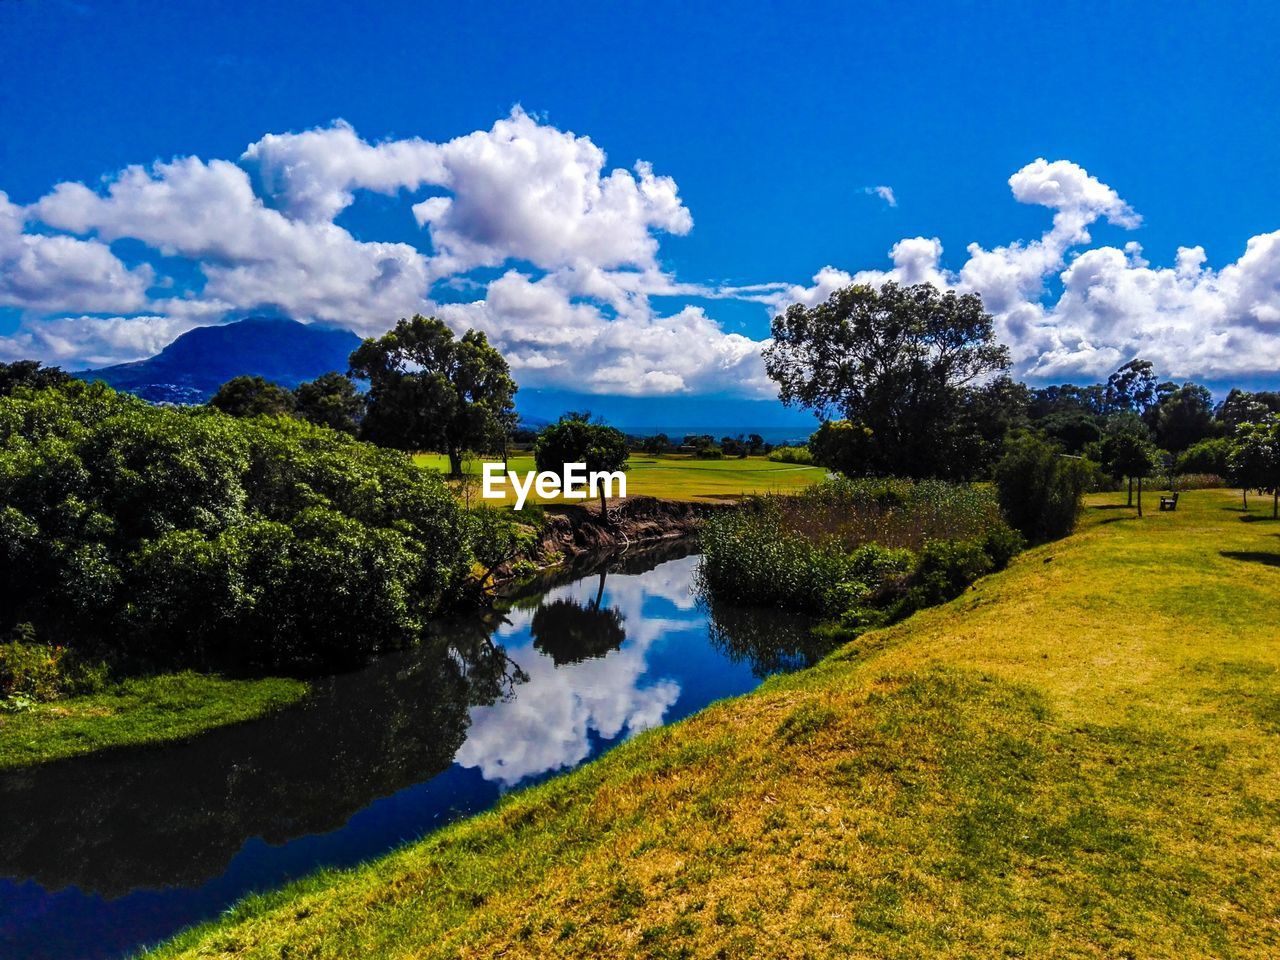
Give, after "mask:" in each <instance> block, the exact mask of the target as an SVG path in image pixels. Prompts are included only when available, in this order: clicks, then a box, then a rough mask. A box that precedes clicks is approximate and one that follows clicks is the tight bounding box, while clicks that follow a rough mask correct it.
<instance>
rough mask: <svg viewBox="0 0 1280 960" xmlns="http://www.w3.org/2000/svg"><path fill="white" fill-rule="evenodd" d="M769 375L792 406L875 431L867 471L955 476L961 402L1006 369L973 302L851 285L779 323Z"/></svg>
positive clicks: (928, 289)
mask: <svg viewBox="0 0 1280 960" xmlns="http://www.w3.org/2000/svg"><path fill="white" fill-rule="evenodd" d="M772 336H773V342H772V343H771V344H769V346H768V347H766V348H765V350H764V360H765V370H766V371H767V372H768V374H769V376H770V377H771V378H772V379H773V380H775V381H776V382H777V383H778V386H779V395H780V397H781V399H782V401H783V402H784V403H786V404H787V405H797V404H798V405H800V406H804V407H808V408H809V409H811V410H813V411H814V412H815V413H817V414H818V416H819V417H820V418H821V419H823V420H829V419H832V414H833V413H838V414H840V415H841V416H842V418H843V419H846V420H848V421H850V422H851V423H853V424H856V425H857V426H859V427H865V428H866V429H868V430H870V431H871V436H872V444H873V450H872V455H871V456H870V458H869V463H868V470H869V472H880V473H897V474H903V475H907V476H950V475H953V474H954V473H955V472H956V462H957V460H956V456H957V452H958V451H957V450H956V449H955V446H956V444H957V443H958V442H961V441H960V437H961V436H962V435H963V431H960V430H957V424H958V422H959V421H960V418H961V415H962V412H963V406H964V405H963V403H962V400H963V397H964V394H965V393H966V391H969V390H971V389H973V387H972V385H973V384H974V383H975V382H979V381H981V380H982V379H983V378H986V377H988V376H989V375H991V374H993V373H998V372H1000V371H1002V370H1004V369H1006V368H1007V367H1008V366H1009V352H1008V350H1007V349H1006V348H1005V347H1003V346H1001V345H1000V344H999V343H997V342H996V339H995V332H994V329H993V320H992V317H991V315H990V314H988V313H987V312H986V311H985V310H984V309H983V307H982V299H981V298H980V297H978V296H977V295H976V294H965V295H963V296H961V295H959V294H957V293H956V292H955V291H947V292H945V293H943V292H941V291H939V290H938V289H937V288H935V287H933V286H932V285H930V284H918V285H916V286H911V287H900V286H898V285H897V284H896V283H892V282H891V283H886V284H884V286H883V287H881V288H880V289H876V288H874V287H871V286H867V285H864V284H854V285H853V286H849V287H846V288H845V289H843V290H837V291H836V292H835V293H833V294H832V295H831V296H830V297H829V298H828V299H827V300H826V301H825V302H823V303H820V304H818V305H817V306H814V307H806V306H804V305H803V304H798V303H797V304H792V305H791V306H790V307H788V308H787V310H786V312H785V313H783V314H781V315H780V316H777V317H775V318H774V320H773V326H772Z"/></svg>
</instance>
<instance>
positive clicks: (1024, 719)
mask: <svg viewBox="0 0 1280 960" xmlns="http://www.w3.org/2000/svg"><path fill="white" fill-rule="evenodd" d="M1268 506H1269V505H1268ZM1263 514H1264V511H1262V510H1261V509H1255V510H1254V511H1253V512H1252V513H1250V514H1247V515H1246V514H1243V513H1242V512H1241V511H1240V509H1239V506H1238V494H1235V493H1232V492H1230V491H1215V490H1206V491H1194V492H1188V493H1186V494H1184V495H1183V497H1182V498H1181V500H1180V503H1179V507H1178V511H1177V512H1176V513H1157V512H1151V513H1149V514H1148V516H1147V517H1146V518H1145V519H1142V520H1139V519H1137V518H1136V517H1134V516H1133V514H1132V512H1131V511H1128V510H1125V509H1124V508H1123V507H1122V506H1120V505H1119V498H1118V497H1117V496H1116V495H1103V496H1098V497H1093V498H1091V500H1090V507H1089V509H1088V510H1087V516H1086V520H1085V522H1084V524H1083V525H1082V529H1081V530H1080V531H1079V532H1078V533H1077V534H1075V535H1074V536H1073V537H1071V538H1069V539H1068V540H1066V541H1062V542H1059V543H1055V544H1050V545H1048V546H1044V547H1039V548H1036V549H1034V550H1031V551H1028V552H1027V553H1025V554H1023V555H1022V556H1020V557H1019V558H1017V559H1016V560H1015V561H1014V562H1013V564H1012V565H1011V566H1010V568H1009V569H1008V570H1007V571H1005V572H1003V573H1000V574H996V575H994V576H992V577H989V578H987V579H984V580H982V581H980V582H979V583H978V584H977V585H976V586H975V588H974V589H972V590H970V591H969V592H967V593H966V594H965V595H964V596H963V597H961V598H959V599H957V600H956V601H953V602H952V603H950V604H947V605H945V606H943V607H938V608H934V609H930V610H925V611H923V612H921V613H919V614H916V615H915V616H913V617H911V618H910V619H908V620H906V621H904V622H902V623H900V624H898V625H896V626H894V627H892V628H889V629H886V630H882V631H876V632H873V633H870V634H867V635H865V636H864V637H862V638H861V639H860V640H859V641H857V642H855V643H854V644H851V645H850V646H848V647H845V648H843V649H842V650H840V651H838V652H837V653H836V654H834V655H832V656H831V657H829V658H828V659H827V660H825V661H823V663H821V664H820V665H819V666H817V667H815V668H813V669H811V670H808V671H804V672H802V673H799V674H795V675H792V676H789V677H782V678H776V679H774V680H771V681H768V682H767V683H766V684H765V685H764V686H763V687H762V688H761V689H760V690H759V691H758V692H756V693H753V694H749V695H747V696H744V697H741V698H738V699H736V700H731V701H724V702H721V703H719V704H716V705H714V706H712V707H711V708H709V709H707V710H705V711H703V712H702V713H700V714H698V715H696V716H694V717H693V718H691V719H690V720H688V721H686V722H684V723H681V724H678V725H676V726H673V727H668V728H663V729H661V730H658V731H654V732H651V733H649V734H645V735H642V736H640V737H638V738H636V739H635V740H634V741H632V742H631V743H629V744H627V745H625V746H623V747H620V748H618V749H616V750H614V751H613V752H611V753H609V754H607V755H606V756H605V757H604V758H603V759H602V760H600V761H598V762H596V763H593V764H591V765H589V766H588V767H585V768H583V769H582V770H580V771H578V772H576V773H574V774H570V775H568V776H565V777H561V778H558V779H555V780H552V781H550V782H549V783H547V784H545V785H543V786H540V787H537V788H535V789H532V790H529V791H525V792H520V793H517V794H515V795H513V796H511V797H510V798H509V799H508V800H507V801H505V802H504V803H503V804H502V805H501V806H500V807H499V808H498V809H497V810H495V811H494V812H493V813H490V814H486V815H483V816H480V817H476V818H474V819H472V820H469V821H466V822H462V823H459V824H457V825H455V826H453V827H450V828H447V829H445V830H442V831H440V832H439V833H436V834H434V835H432V836H431V837H429V838H427V839H426V840H424V841H422V842H419V843H416V844H413V845H411V846H409V847H406V848H405V849H403V850H401V851H399V852H397V853H395V854H393V855H391V856H389V857H386V858H383V859H381V860H379V861H376V862H374V863H372V864H370V865H367V866H364V867H361V868H358V869H356V870H353V871H346V872H334V873H326V874H321V875H318V876H315V877H312V878H310V879H308V880H306V881H304V882H302V883H301V884H298V885H295V886H294V887H291V888H288V889H286V890H284V891H280V892H277V893H274V894H270V895H266V896H261V897H255V898H251V899H249V900H247V901H245V902H244V903H242V904H241V905H240V906H239V907H238V908H237V909H235V910H234V911H232V912H231V913H230V914H229V915H228V916H227V917H226V918H224V919H223V920H221V921H218V922H216V923H214V924H211V925H208V926H206V927H203V928H200V929H197V930H195V931H192V932H189V933H188V934H186V935H184V936H182V937H180V938H178V939H177V940H176V941H174V942H173V943H170V944H168V945H166V946H165V947H163V948H162V949H160V950H159V951H158V952H157V953H156V955H157V956H162V957H176V956H192V957H194V956H202V957H209V956H222V957H230V956H236V957H267V956H271V957H276V956H280V955H282V954H285V953H288V954H290V955H292V954H295V953H296V954H298V955H311V956H317V957H347V956H361V957H389V956H402V955H406V954H410V953H411V954H413V955H414V956H418V957H424V958H425V957H446V956H449V957H453V956H459V955H463V956H494V955H499V954H501V955H503V956H509V957H520V956H526V957H535V956H536V957H541V956H562V957H588V956H597V955H601V954H608V955H614V956H716V955H724V956H752V955H755V956H770V957H774V956H802V955H841V954H846V955H861V956H877V957H920V956H960V955H981V956H995V955H1039V956H1048V955H1053V956H1067V955H1071V956H1125V955H1130V956H1139V955H1140V956H1144V957H1201V956H1203V957H1221V956H1267V955H1272V954H1274V953H1275V952H1276V948H1277V944H1278V943H1280V932H1278V931H1277V920H1278V919H1280V917H1278V915H1277V913H1276V911H1275V906H1274V905H1275V904H1276V903H1280V869H1278V868H1280V853H1278V851H1280V740H1278V738H1277V734H1278V733H1280V693H1278V692H1277V677H1278V676H1280V649H1277V647H1276V645H1275V643H1274V631H1273V628H1272V626H1271V625H1272V624H1273V622H1274V607H1275V597H1276V596H1277V594H1278V593H1280V548H1277V541H1276V531H1277V529H1280V528H1278V527H1277V526H1276V525H1275V524H1273V523H1268V522H1265V521H1263V519H1262V517H1263ZM1244 520H1247V521H1249V522H1242V521H1244ZM717 951H719V954H717Z"/></svg>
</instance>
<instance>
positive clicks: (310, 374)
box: [75, 317, 360, 404]
mask: <svg viewBox="0 0 1280 960" xmlns="http://www.w3.org/2000/svg"><path fill="white" fill-rule="evenodd" d="M359 345H360V338H359V337H358V336H356V335H355V334H354V333H352V332H351V331H349V330H342V329H339V328H335V327H321V326H316V325H314V324H306V323H301V322H299V321H297V320H289V319H285V318H279V317H245V318H244V319H242V320H235V321H232V322H231V323H224V324H215V325H211V326H205V327H195V328H193V329H191V330H188V331H187V332H186V333H184V334H182V335H181V336H179V337H177V338H176V339H175V340H173V341H172V342H171V343H169V344H168V345H167V346H166V347H165V348H164V349H163V350H161V351H160V352H159V353H157V354H156V355H155V356H153V357H148V358H147V359H145V360H134V361H132V362H130V363H118V364H114V365H113V366H109V367H101V368H98V369H93V370H80V371H77V372H76V373H75V376H77V377H79V378H81V379H82V380H102V381H104V382H105V383H106V384H107V385H108V386H111V387H113V388H115V389H116V390H120V391H122V392H125V393H132V394H135V395H136V396H139V397H141V398H142V399H144V400H149V401H151V402H152V403H183V404H191V403H204V402H206V401H207V400H208V399H209V398H210V397H212V396H213V395H214V393H216V392H217V390H218V388H219V387H220V386H222V384H224V383H226V382H227V381H228V380H230V379H231V378H232V377H238V376H259V377H262V378H264V379H266V380H270V381H272V382H274V383H278V384H280V385H281V386H283V387H289V388H293V387H296V386H297V385H298V384H299V383H302V382H304V381H307V380H314V379H315V378H316V377H318V376H320V374H322V373H327V372H329V371H330V370H337V371H339V372H344V371H346V369H347V358H348V357H349V356H350V355H351V352H352V351H353V350H355V349H356V347H358V346H359Z"/></svg>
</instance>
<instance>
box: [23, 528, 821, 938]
mask: <svg viewBox="0 0 1280 960" xmlns="http://www.w3.org/2000/svg"><path fill="white" fill-rule="evenodd" d="M692 550H693V547H692V545H690V544H667V545H665V546H663V547H660V548H657V549H652V550H648V551H632V552H630V553H629V554H626V555H623V556H621V557H613V558H606V559H599V558H598V559H596V560H595V561H594V562H593V563H591V564H590V565H589V566H587V567H585V568H584V567H582V566H580V567H578V568H577V569H576V570H573V571H569V572H567V573H562V574H559V575H556V576H555V577H551V578H549V579H548V580H546V581H545V582H544V583H542V584H539V585H538V586H537V587H536V588H534V589H532V590H531V591H526V592H525V593H523V594H522V595H519V596H516V597H514V598H511V599H509V600H506V601H504V602H503V603H502V604H500V605H499V606H498V607H497V608H496V609H495V610H493V611H491V612H486V613H485V614H484V615H481V616H472V617H469V618H467V619H465V620H457V621H452V622H447V623H443V624H439V625H437V626H436V627H435V628H434V629H433V631H432V634H431V636H430V637H429V638H428V639H427V640H425V641H424V642H423V643H422V645H421V646H420V647H417V648H415V649H413V650H410V651H406V652H403V653H399V654H395V655H392V656H388V657H385V658H382V659H380V660H378V661H377V662H376V663H374V664H372V665H370V666H368V667H366V668H364V669H362V670H359V671H356V672H353V673H349V674H343V675H340V676H336V677H330V678H325V679H322V680H319V681H316V682H315V683H314V685H313V690H312V692H311V693H309V694H308V696H307V697H306V698H305V699H304V700H303V701H302V702H300V703H299V704H297V705H295V706H293V707H290V708H288V709H285V710H282V711H280V712H278V713H276V714H273V715H271V716H268V717H266V718H263V719H261V720H257V721H253V722H250V723H244V724H240V725H237V726H233V727H227V728H223V729H220V730H215V731H212V732H210V733H208V734H204V735H202V736H199V737H197V738H194V739H192V740H188V741H185V742H182V743H176V744H170V745H162V746H157V747H149V748H144V749H129V750H119V751H112V752H107V753H102V754H98V755H93V756H88V757H83V758H75V759H71V760H66V761H60V762H55V763H50V764H44V765H40V766H36V767H32V768H28V769H25V770H19V771H13V772H9V773H5V774H0V815H2V817H3V819H0V957H4V958H12V960H19V958H23V960H95V958H104V960H106V958H116V957H121V956H127V955H129V954H130V953H132V952H133V951H135V950H137V949H138V948H140V947H141V946H143V945H146V944H150V943H154V942H157V941H159V940H162V939H164V938H166V937H168V936H170V935H172V934H173V933H175V932H177V931H178V930H180V929H182V928H183V927H185V926H188V925H190V924H192V923H197V922H199V921H201V920H205V919H208V918H211V917H215V916H217V915H218V914H219V913H220V912H221V911H223V910H224V909H226V907H227V906H228V905H230V904H231V903H234V902H235V901H236V900H238V899H240V898H241V897H243V896H244V895H245V894H247V893H251V892H253V891H258V890H267V889H272V888H275V887H279V886H281V885H282V884H285V883H287V882H289V881H290V880H292V879H295V878H297V877H301V876H304V875H306V874H308V873H311V872H313V871H315V870H317V869H320V868H323V867H345V866H351V865H353V864H357V863H359V862H361V861H364V860H367V859H369V858H371V857H376V856H378V855H379V854H382V853H385V852H387V851H388V850H391V849H393V848H395V847H397V846H399V845H400V844H402V843H404V842H407V841H411V840H414V839H416V838H418V837H421V836H423V835H424V834H426V833H428V832H430V831H432V830H435V829H437V828H439V827H440V826H442V825H443V824H446V823H448V822H450V821H452V820H455V819H457V818H459V817H463V816H466V815H468V814H471V813H475V812H478V811H481V810H484V809H485V808H487V807H490V806H492V805H493V804H494V803H495V802H496V801H497V800H498V798H499V797H501V796H502V794H503V793H505V792H507V791H510V790H513V789H517V788H520V787H524V786H527V785H529V784H532V783H536V782H538V781H540V780H543V779H545V778H547V777H549V776H553V775H555V774H557V773H560V772H563V771H565V770H569V769H572V768H574V767H576V766H579V765H581V764H583V763H585V762H587V761H589V760H591V759H592V758H594V757H596V756H598V755H600V754H601V753H602V752H604V751H605V750H608V749H609V748H610V747H611V746H614V745H616V744H618V743H621V742H622V741H624V740H626V739H627V738H628V737H630V736H632V735H634V734H636V733H638V732H640V731H642V730H645V729H648V728H651V727H654V726H658V725H660V724H664V723H671V722H673V721H675V720H679V719H680V718H682V717H685V716H688V715H689V714H691V713H693V712H695V711H697V710H699V709H701V708H702V707H704V706H706V705H707V704H708V703H710V702H712V701H713V700H718V699H720V698H722V697H727V696H732V695H735V694H739V693H743V692H746V691H748V690H750V689H752V688H753V687H755V686H756V685H757V684H758V683H759V681H760V679H761V678H762V677H764V676H767V675H768V674H770V673H775V672H778V671H784V670H790V669H795V668H797V667H800V666H804V665H806V664H808V663H810V662H812V661H813V660H814V659H816V658H817V656H819V655H820V654H821V653H822V652H823V651H821V650H815V649H812V647H811V641H810V640H808V634H807V631H806V630H805V628H804V625H803V624H799V623H797V622H796V620H795V618H794V617H781V616H778V615H776V614H774V613H772V612H771V611H767V610H742V609H733V608H723V607H716V608H714V609H712V608H708V607H707V605H706V604H704V603H700V602H698V600H697V598H696V597H695V593H694V585H693V584H694V575H695V572H696V569H697V557H696V555H694V554H693V553H692Z"/></svg>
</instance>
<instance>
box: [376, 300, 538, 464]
mask: <svg viewBox="0 0 1280 960" xmlns="http://www.w3.org/2000/svg"><path fill="white" fill-rule="evenodd" d="M351 373H352V375H353V376H356V377H359V378H361V379H365V380H368V381H369V398H368V411H367V413H366V415H365V419H364V423H363V425H362V426H361V436H362V437H363V438H364V439H366V440H371V441H372V442H374V443H377V444H379V445H381V446H386V447H393V448H395V449H398V450H410V451H416V450H442V451H444V452H445V453H446V454H448V456H449V467H450V473H451V474H452V475H453V476H455V477H456V476H460V475H461V473H462V455H463V452H464V451H466V450H478V451H496V450H501V449H502V447H503V443H504V442H505V439H506V437H507V436H508V435H509V434H510V432H511V431H512V430H513V429H514V428H515V426H516V416H515V405H514V404H515V393H516V384H515V381H514V380H512V379H511V375H510V369H509V368H508V366H507V361H506V360H505V359H503V357H502V354H500V353H499V352H498V351H497V350H496V349H495V348H494V347H492V346H490V345H489V341H488V339H486V337H485V335H484V334H483V333H481V332H480V331H478V330H468V331H467V332H466V333H464V334H463V335H462V336H461V337H460V338H457V339H455V338H454V335H453V331H452V330H450V329H449V327H448V326H446V325H445V323H444V321H442V320H437V319H435V318H434V317H423V316H419V315H415V316H414V317H413V318H412V319H409V320H401V321H400V322H399V323H397V324H396V326H395V328H394V329H393V330H391V331H390V332H388V333H386V334H383V335H382V336H381V337H377V338H374V339H369V340H365V341H364V343H362V344H361V345H360V346H359V347H358V348H357V349H356V351H355V352H354V353H352V354H351Z"/></svg>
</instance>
